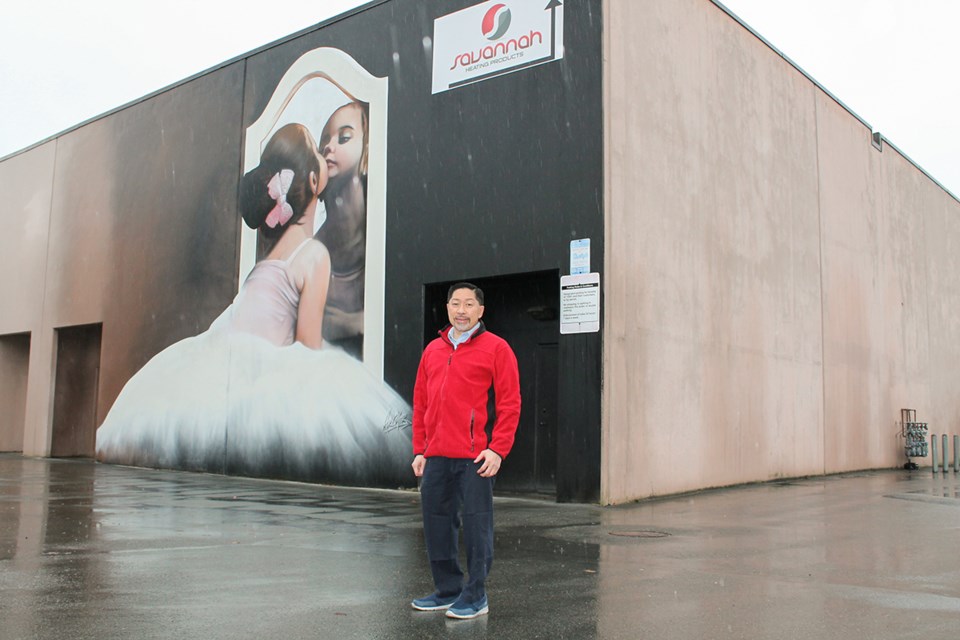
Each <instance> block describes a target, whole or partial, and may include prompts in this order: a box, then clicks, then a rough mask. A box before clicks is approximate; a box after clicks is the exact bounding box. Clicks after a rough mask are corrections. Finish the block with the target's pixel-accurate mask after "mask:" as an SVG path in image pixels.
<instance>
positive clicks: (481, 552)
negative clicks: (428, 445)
mask: <svg viewBox="0 0 960 640" xmlns="http://www.w3.org/2000/svg"><path fill="white" fill-rule="evenodd" d="M426 462H427V463H426V466H425V467H424V470H423V479H422V481H421V483H420V504H421V506H422V508H423V535H424V538H426V542H427V558H428V559H429V560H430V571H431V573H432V574H433V584H434V586H435V587H436V589H437V593H438V594H439V595H440V596H443V597H446V596H452V595H456V594H458V593H461V592H462V593H463V598H462V599H463V600H464V601H465V602H476V601H477V600H479V599H480V598H482V597H483V596H484V595H486V590H485V588H484V583H485V582H486V579H487V574H489V573H490V567H491V565H493V481H494V478H481V477H480V475H479V474H477V469H479V468H480V464H474V462H473V460H471V459H468V458H438V457H431V458H427V461H426ZM461 514H462V521H461ZM461 523H462V526H463V544H464V545H465V547H466V552H467V571H468V574H469V575H468V578H467V583H466V585H464V583H463V570H462V569H461V568H460V559H459V547H458V539H459V531H460V527H461Z"/></svg>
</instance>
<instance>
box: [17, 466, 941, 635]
mask: <svg viewBox="0 0 960 640" xmlns="http://www.w3.org/2000/svg"><path fill="white" fill-rule="evenodd" d="M958 496H960V478H958V476H957V474H951V473H947V474H945V475H944V474H939V475H936V476H934V475H932V474H931V473H930V470H929V469H925V470H920V471H916V472H906V471H882V472H872V473H858V474H849V475H845V476H831V477H827V478H816V479H807V480H797V481H791V482H778V483H769V484H760V485H751V486H747V487H739V488H734V489H728V490H722V491H710V492H703V493H698V494H693V495H685V496H679V497H674V498H667V499H659V500H650V501H645V502H641V503H637V504H632V505H626V506H622V507H616V508H601V507H597V506H595V505H566V504H563V505H561V504H552V503H548V502H544V501H542V500H527V499H522V498H513V497H510V498H498V499H497V503H496V509H497V536H496V543H495V548H496V561H495V564H494V571H493V574H492V576H491V578H490V580H489V585H488V586H489V591H490V599H491V613H490V615H489V616H488V617H484V618H480V619H478V620H474V621H456V622H455V621H448V620H447V619H445V618H444V617H443V616H442V615H439V614H435V613H418V612H415V611H412V610H411V609H409V607H408V601H409V600H410V599H411V598H412V597H415V596H418V595H423V594H425V593H428V592H429V591H430V590H431V585H430V581H429V576H428V572H427V568H426V560H425V557H424V552H423V537H422V534H421V531H420V514H419V501H418V496H417V494H416V493H414V492H405V491H379V490H364V489H349V488H335V487H327V486H316V485H306V484H296V483H288V482H273V481H263V480H248V479H242V478H227V477H222V476H212V475H203V474H191V473H182V472H172V471H152V470H144V469H131V468H124V467H115V466H108V465H99V464H95V463H93V462H90V461H67V460H41V459H34V458H24V457H21V456H17V455H10V454H4V455H0V638H3V639H4V640H7V639H10V640H13V639H19V638H55V637H69V638H97V639H103V638H178V637H182V638H188V637H190V638H193V637H196V638H253V637H278V638H279V637H283V638H440V637H443V638H447V637H462V638H481V637H488V636H489V637H497V638H504V639H508V638H641V637H646V638H671V639H672V638H691V639H693V638H696V639H702V638H768V637H776V638H865V637H873V638H904V637H917V638H919V637H924V638H940V637H947V636H948V634H954V633H955V631H956V621H957V620H958V614H960V554H958V553H957V544H956V541H957V539H958V533H960V498H958ZM951 637H952V635H951Z"/></svg>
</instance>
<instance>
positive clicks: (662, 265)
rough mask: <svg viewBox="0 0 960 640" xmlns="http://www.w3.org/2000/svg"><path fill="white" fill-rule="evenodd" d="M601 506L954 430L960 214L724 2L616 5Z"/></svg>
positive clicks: (608, 14) (610, 75) (896, 447)
mask: <svg viewBox="0 0 960 640" xmlns="http://www.w3.org/2000/svg"><path fill="white" fill-rule="evenodd" d="M604 8H605V11H604V34H605V50H606V65H605V74H604V83H605V88H604V92H605V96H604V99H605V132H604V134H605V141H606V149H607V151H606V162H605V165H606V166H605V180H606V222H607V225H606V247H607V250H606V263H605V265H604V269H605V273H604V279H605V294H606V297H605V309H604V312H605V319H604V332H605V340H604V389H603V405H604V415H603V427H602V428H603V448H602V458H603V461H602V480H601V483H602V489H601V492H602V500H603V501H604V502H621V501H626V500H630V499H636V498H642V497H648V496H653V495H662V494H668V493H676V492H682V491H688V490H694V489H701V488H706V487H713V486H723V485H729V484H735V483H742V482H752V481H763V480H769V479H773V478H778V477H793V476H803V475H810V474H821V473H825V472H826V473H830V472H836V471H844V470H853V469H861V468H869V467H892V466H895V465H898V464H900V463H902V462H903V461H904V460H903V457H902V456H903V453H902V440H900V439H899V435H898V434H899V428H898V425H897V424H896V423H897V421H898V420H899V411H900V408H901V407H911V408H916V409H917V410H918V415H919V416H920V418H921V419H929V421H931V422H932V421H935V420H936V421H937V422H945V421H948V420H953V421H954V423H956V422H957V417H958V416H957V413H958V411H960V397H958V398H957V399H954V398H951V397H950V393H949V388H950V383H949V380H951V379H956V377H957V375H956V374H957V373H958V371H957V369H958V365H957V364H956V363H960V358H958V357H957V356H958V355H960V353H957V351H958V348H957V347H956V346H955V345H954V343H955V342H956V340H951V339H950V338H951V336H960V321H958V320H957V318H958V315H960V269H957V266H958V265H957V261H958V258H957V257H956V256H957V251H956V249H957V244H958V242H960V206H958V203H957V202H956V201H955V200H954V199H952V198H951V197H950V196H949V195H948V194H946V193H945V192H944V191H943V190H942V189H940V188H939V187H937V186H936V184H935V183H933V182H932V181H931V180H929V179H928V178H927V177H926V176H924V175H923V174H922V173H921V172H920V171H919V170H917V169H916V167H914V166H912V165H911V164H910V163H909V162H907V161H906V160H905V159H904V158H903V157H902V156H900V155H899V154H898V153H896V151H895V150H893V149H892V148H890V147H887V148H886V149H885V150H884V152H883V153H882V154H881V153H880V152H879V151H877V150H876V149H875V148H873V146H872V145H871V143H870V133H871V132H870V130H869V129H868V128H867V127H866V126H865V125H864V124H863V123H861V122H860V121H859V120H857V119H856V118H855V117H854V116H853V115H851V114H850V113H849V112H847V111H846V110H845V109H844V108H843V107H841V106H840V105H838V104H837V103H836V102H835V101H834V100H832V99H831V98H830V97H829V96H828V95H827V94H826V93H824V92H823V91H822V90H821V89H819V88H818V87H817V86H816V85H815V84H814V83H813V82H811V81H810V80H809V79H808V78H807V77H805V76H804V75H803V74H802V73H801V72H799V71H798V70H797V69H796V68H794V67H793V66H792V65H791V64H789V63H788V62H787V61H785V60H783V59H782V58H781V57H780V56H779V55H777V53H776V52H775V51H773V50H772V49H770V48H769V47H768V46H767V45H765V44H764V43H763V42H762V41H761V40H759V39H758V38H756V37H755V36H754V35H752V34H751V33H750V32H749V31H748V30H747V29H745V28H743V27H742V26H741V25H740V24H738V23H737V22H736V21H735V20H733V19H732V18H731V17H730V16H728V15H726V14H725V13H724V12H723V11H722V10H721V9H719V8H718V7H716V6H715V5H714V4H713V3H711V2H708V1H706V0H675V1H671V2H665V1H660V0H645V1H642V2H637V1H635V0H608V1H607V2H606V3H605V6H604Z"/></svg>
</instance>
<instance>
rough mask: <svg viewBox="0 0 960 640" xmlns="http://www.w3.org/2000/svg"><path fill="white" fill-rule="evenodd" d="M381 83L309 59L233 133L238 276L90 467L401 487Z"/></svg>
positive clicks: (336, 54)
mask: <svg viewBox="0 0 960 640" xmlns="http://www.w3.org/2000/svg"><path fill="white" fill-rule="evenodd" d="M386 88H387V85H386V79H382V78H374V77H372V76H370V75H369V74H367V73H366V72H365V71H364V70H363V69H362V68H361V67H359V65H357V64H356V63H355V62H354V61H353V60H352V59H351V58H349V57H348V56H346V54H344V53H343V52H341V51H338V50H333V49H317V50H314V51H311V52H308V53H307V54H304V55H303V56H302V57H301V58H300V59H298V60H297V61H296V62H295V63H294V64H293V65H292V66H291V68H290V69H289V70H288V71H287V73H286V74H285V75H284V77H283V78H282V79H281V81H280V82H279V83H278V86H277V88H276V90H275V92H274V94H273V96H272V98H271V100H270V101H269V103H268V105H267V107H266V108H265V109H264V112H263V114H261V116H260V118H259V119H258V120H257V121H256V122H255V123H254V124H253V125H251V126H250V127H249V128H248V129H247V131H246V137H245V155H244V175H243V177H242V179H241V183H240V198H239V212H240V215H241V216H242V218H243V221H244V223H245V225H246V229H245V231H244V232H243V234H242V236H241V265H240V266H241V279H242V283H241V285H240V288H239V293H238V294H237V296H236V298H235V299H234V301H233V303H232V304H231V305H230V306H229V307H228V308H227V309H225V310H224V312H223V313H222V314H221V315H220V317H218V318H217V320H215V321H214V322H213V324H212V325H211V326H210V328H209V329H208V330H207V331H205V332H204V333H202V334H200V335H198V336H195V337H192V338H187V339H185V340H182V341H180V342H178V343H175V344H173V345H171V346H170V347H168V348H167V349H165V350H164V351H162V352H161V353H159V354H157V356H155V357H154V358H153V359H151V360H150V361H149V362H148V363H147V364H146V365H144V367H143V368H142V369H141V370H140V371H139V372H137V373H136V374H135V375H134V376H133V377H132V378H131V379H130V381H129V382H128V383H127V385H126V386H125V387H124V389H123V390H122V391H121V393H120V395H119V396H118V398H117V400H116V402H115V403H114V405H113V407H112V408H111V410H110V412H109V413H108V415H107V417H106V419H105V420H104V423H103V425H102V426H101V427H100V428H99V430H98V432H97V458H98V459H99V460H101V461H104V462H114V463H121V464H132V465H138V466H151V467H161V468H177V469H187V470H202V471H213V472H226V473H231V474H240V475H252V476H263V477H277V478H288V479H297V480H308V481H328V482H337V483H343V484H360V485H396V484H405V483H408V482H409V480H408V476H409V457H410V456H409V449H410V444H409V443H410V433H409V424H410V421H409V407H408V405H407V404H406V403H405V402H404V401H403V399H402V398H400V397H399V396H398V395H397V394H396V393H395V392H394V391H393V390H392V389H391V388H390V387H389V386H388V385H386V384H385V383H384V382H383V380H382V365H383V344H382V338H383V251H384V231H383V219H384V206H385V192H386V190H385V165H386V162H385V153H384V152H385V136H386Z"/></svg>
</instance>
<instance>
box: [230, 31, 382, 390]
mask: <svg viewBox="0 0 960 640" xmlns="http://www.w3.org/2000/svg"><path fill="white" fill-rule="evenodd" d="M316 81H322V82H323V83H329V85H331V87H332V88H335V89H334V90H335V91H339V92H341V93H342V94H343V95H344V96H345V97H346V98H347V99H349V100H356V101H360V102H365V103H367V104H368V105H369V116H368V117H369V132H368V136H369V137H368V140H367V147H368V169H367V171H368V173H367V196H366V211H367V220H366V265H365V269H364V279H365V287H364V295H363V324H364V328H363V363H364V365H366V367H367V368H368V369H369V370H370V371H371V372H372V373H373V374H374V375H376V376H378V377H379V378H381V379H382V378H383V327H384V317H383V314H384V276H385V267H386V265H385V251H386V222H385V220H386V195H387V175H386V171H387V153H386V151H387V92H388V85H389V82H388V79H387V78H377V77H375V76H373V75H371V74H369V73H368V72H367V71H366V70H365V69H364V68H363V67H361V66H360V65H359V64H358V63H357V62H356V61H355V60H354V59H353V58H351V57H350V56H349V55H347V54H346V53H344V52H343V51H340V50H339V49H332V48H320V49H314V50H312V51H308V52H306V53H304V54H303V55H302V56H300V57H299V58H298V59H297V60H296V61H295V62H294V63H293V64H292V65H290V68H289V69H288V70H287V72H286V73H285V74H284V75H283V77H282V78H281V79H280V81H279V82H278V83H277V87H276V89H275V90H274V92H273V95H272V96H271V98H270V101H269V102H268V103H267V106H266V107H265V108H264V110H263V112H262V113H261V114H260V117H259V118H257V120H256V121H255V122H254V123H253V124H251V125H250V126H249V127H247V130H246V131H245V133H244V148H243V172H244V173H246V172H248V171H250V170H251V169H253V168H254V167H256V166H257V164H258V163H259V161H260V154H261V151H262V149H263V147H264V145H266V143H267V141H268V140H269V138H270V136H271V135H272V133H273V132H274V131H275V130H276V129H277V128H278V126H279V125H282V124H284V122H285V121H289V120H291V118H290V114H289V111H290V110H291V109H292V108H293V107H295V106H296V99H297V96H298V94H300V93H301V92H303V91H306V90H307V89H308V88H310V83H311V82H313V84H314V85H316ZM320 93H323V90H320ZM327 115H329V114H325V113H323V109H320V110H319V112H318V117H319V118H321V120H318V121H320V122H322V121H325V119H326V117H327ZM298 119H302V118H298ZM304 124H307V123H304ZM308 128H310V127H309V126H308ZM319 133H320V132H319V131H317V132H316V135H315V138H316V139H318V140H319V138H320V135H319ZM256 260H257V231H256V230H254V229H250V228H248V227H246V226H245V225H242V231H241V236H240V271H239V283H240V284H242V283H243V281H244V280H245V279H246V277H247V275H248V274H249V273H250V270H251V269H253V266H254V264H255V263H256Z"/></svg>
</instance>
